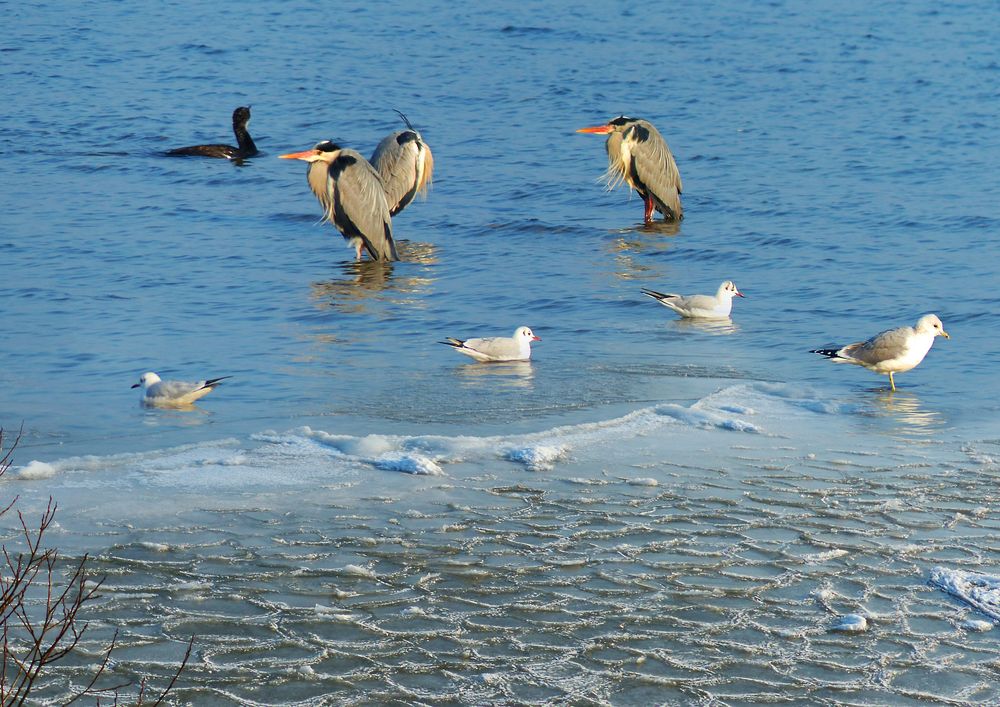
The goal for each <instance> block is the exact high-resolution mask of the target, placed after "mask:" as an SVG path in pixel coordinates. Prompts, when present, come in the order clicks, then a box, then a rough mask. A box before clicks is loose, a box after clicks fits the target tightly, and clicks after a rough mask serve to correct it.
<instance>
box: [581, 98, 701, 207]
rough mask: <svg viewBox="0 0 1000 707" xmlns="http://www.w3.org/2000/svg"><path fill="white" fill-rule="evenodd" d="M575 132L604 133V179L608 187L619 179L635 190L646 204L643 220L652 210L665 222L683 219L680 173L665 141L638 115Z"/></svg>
mask: <svg viewBox="0 0 1000 707" xmlns="http://www.w3.org/2000/svg"><path fill="white" fill-rule="evenodd" d="M577 132H578V133H598V134H601V135H607V136H608V140H607V142H606V143H605V147H606V148H607V151H608V171H607V173H606V174H605V179H606V181H607V184H608V189H609V190H611V189H614V188H615V187H616V186H618V185H619V184H621V183H622V182H627V183H628V185H629V186H630V187H631V188H633V189H635V190H636V191H637V192H639V196H641V197H642V199H643V201H644V202H645V204H646V212H645V216H644V219H643V220H644V221H645V222H646V223H652V221H653V209H654V208H655V209H656V210H657V211H659V212H660V213H661V214H663V218H664V220H665V221H680V220H681V219H682V218H684V209H683V208H682V207H681V191H683V185H682V184H681V173H680V172H678V171H677V163H676V162H674V156H673V155H672V154H670V148H669V147H667V141H666V140H664V139H663V136H662V135H660V133H659V132H658V131H657V129H656V128H654V127H653V124H652V123H650V122H649V121H648V120H643V119H642V118H629V117H627V116H624V115H620V116H618V117H617V118H614V119H613V120H610V121H608V123H607V125H596V126H594V127H592V128H580V129H579V130H577Z"/></svg>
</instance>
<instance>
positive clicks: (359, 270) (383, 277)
mask: <svg viewBox="0 0 1000 707" xmlns="http://www.w3.org/2000/svg"><path fill="white" fill-rule="evenodd" d="M397 246H398V248H399V253H400V258H401V259H402V260H403V261H404V262H405V264H400V263H398V262H397V263H393V262H389V261H378V260H361V261H357V260H354V261H347V262H343V263H340V264H339V265H338V266H337V269H338V270H339V271H340V273H341V276H340V277H336V278H334V279H332V280H326V281H323V282H314V283H312V284H311V285H310V286H309V287H310V290H311V294H312V298H313V301H314V302H315V303H316V306H317V307H319V308H320V309H328V308H332V309H337V310H340V311H342V312H345V313H364V312H366V311H367V310H366V305H368V304H369V303H371V302H372V301H378V300H391V301H392V302H393V303H395V304H407V303H411V302H413V301H415V299H416V298H417V297H418V296H419V295H421V294H423V293H424V292H425V291H426V290H427V289H429V288H430V286H431V284H432V283H433V282H434V280H435V279H436V278H432V277H427V276H426V275H425V274H421V273H422V272H423V273H427V272H429V270H426V269H423V268H418V269H417V271H416V272H412V271H411V266H410V264H412V263H416V264H418V265H432V264H434V263H435V262H437V257H436V255H435V247H434V245H433V244H431V243H417V242H414V241H401V242H399V243H398V244H397Z"/></svg>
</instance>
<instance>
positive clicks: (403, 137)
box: [371, 130, 420, 216]
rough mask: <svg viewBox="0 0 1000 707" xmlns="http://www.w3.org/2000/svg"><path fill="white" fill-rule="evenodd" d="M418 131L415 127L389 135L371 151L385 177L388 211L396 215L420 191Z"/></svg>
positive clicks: (380, 173)
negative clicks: (416, 131)
mask: <svg viewBox="0 0 1000 707" xmlns="http://www.w3.org/2000/svg"><path fill="white" fill-rule="evenodd" d="M417 140H418V137H417V134H416V133H414V132H413V131H412V130H404V131H401V132H397V133H393V134H392V135H387V136H386V137H385V138H384V139H383V140H382V142H380V143H379V144H378V146H377V147H376V148H375V152H373V153H372V159H371V163H372V167H374V168H375V169H376V170H377V171H378V173H379V176H380V177H381V178H382V184H383V186H384V187H385V200H386V202H387V203H388V204H389V214H390V215H392V216H395V215H396V214H397V213H399V212H400V211H402V210H403V209H404V208H405V207H406V205H407V204H409V203H410V202H411V201H413V197H414V196H415V195H416V193H417V157H418V154H419V152H420V149H419V146H418V143H417Z"/></svg>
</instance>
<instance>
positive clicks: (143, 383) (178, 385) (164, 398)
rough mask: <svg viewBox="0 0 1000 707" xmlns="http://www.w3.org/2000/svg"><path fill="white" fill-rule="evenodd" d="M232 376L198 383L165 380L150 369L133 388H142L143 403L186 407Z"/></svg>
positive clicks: (156, 405)
mask: <svg viewBox="0 0 1000 707" xmlns="http://www.w3.org/2000/svg"><path fill="white" fill-rule="evenodd" d="M226 378H232V376H222V377H221V378H211V379H209V380H204V381H198V382H197V383H186V382H184V381H165V380H160V377H159V376H158V375H156V374H155V373H153V372H152V371H149V372H148V373H143V374H142V375H141V376H140V377H139V382H138V383H136V384H135V385H133V386H132V387H133V388H139V387H141V388H142V397H141V398H140V401H141V402H142V404H143V405H152V406H154V407H184V406H187V405H190V404H191V403H193V402H194V401H195V400H198V399H199V398H203V397H205V396H206V395H208V394H209V393H211V392H212V391H213V390H215V386H217V385H219V382H220V381H224V380H225V379H226Z"/></svg>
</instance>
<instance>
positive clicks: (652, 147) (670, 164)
mask: <svg viewBox="0 0 1000 707" xmlns="http://www.w3.org/2000/svg"><path fill="white" fill-rule="evenodd" d="M629 131H630V132H631V134H632V138H633V139H634V140H635V146H634V147H633V148H632V165H631V169H632V177H633V179H635V180H636V181H638V182H640V183H642V184H644V185H645V187H646V191H647V192H648V193H649V195H650V196H652V197H654V198H655V199H656V200H657V201H659V202H660V204H658V205H657V206H658V207H659V206H662V207H665V208H667V209H669V210H670V211H671V212H672V215H673V216H674V217H675V218H680V217H681V215H682V213H683V210H682V208H681V196H680V195H681V192H682V191H683V185H682V184H681V174H680V172H679V171H678V169H677V163H676V162H675V161H674V156H673V155H672V154H671V152H670V148H669V147H667V142H666V140H664V139H663V136H662V135H660V133H659V132H658V131H657V130H656V128H654V127H653V126H652V124H651V123H648V122H646V121H645V120H640V121H638V122H637V123H636V124H635V125H633V126H632V127H631V128H629Z"/></svg>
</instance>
